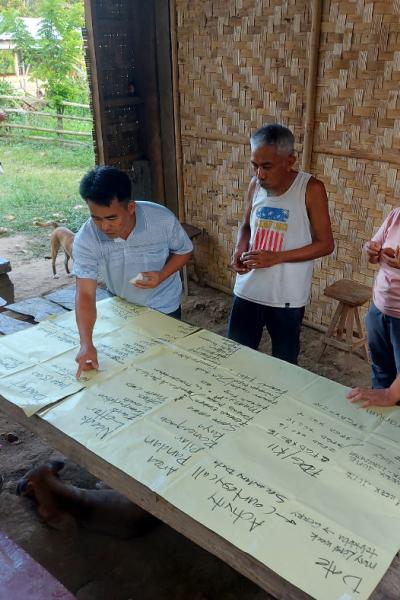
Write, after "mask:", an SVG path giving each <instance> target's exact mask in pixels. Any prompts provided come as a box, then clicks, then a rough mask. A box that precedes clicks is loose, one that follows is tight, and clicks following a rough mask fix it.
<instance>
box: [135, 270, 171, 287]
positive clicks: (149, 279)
mask: <svg viewBox="0 0 400 600" xmlns="http://www.w3.org/2000/svg"><path fill="white" fill-rule="evenodd" d="M162 281H163V278H162V276H161V273H160V271H143V273H139V274H138V275H136V277H134V278H133V279H131V280H130V281H129V283H131V284H132V285H134V286H135V287H137V288H141V289H147V288H155V287H157V286H158V285H160V283H161V282H162Z"/></svg>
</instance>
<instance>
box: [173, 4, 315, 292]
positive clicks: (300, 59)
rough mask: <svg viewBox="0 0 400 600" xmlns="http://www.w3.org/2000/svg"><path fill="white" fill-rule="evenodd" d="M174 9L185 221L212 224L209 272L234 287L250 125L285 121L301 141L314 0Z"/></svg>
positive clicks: (206, 245) (203, 250) (204, 252)
mask: <svg viewBox="0 0 400 600" xmlns="http://www.w3.org/2000/svg"><path fill="white" fill-rule="evenodd" d="M176 9H177V41H178V69H179V92H180V114H181V138H182V150H183V153H182V154H183V178H184V199H185V212H186V221H188V222H190V223H192V224H193V225H196V226H197V227H200V228H204V229H205V230H206V232H207V233H208V236H206V237H205V238H204V239H203V241H200V242H197V241H196V246H199V248H198V253H197V256H198V258H197V262H198V263H199V264H200V266H201V267H202V268H203V270H204V271H205V278H206V280H207V281H208V282H209V283H211V284H214V285H216V286H218V287H222V288H230V287H232V283H233V276H232V273H230V272H229V271H228V269H227V265H228V263H229V260H230V256H231V253H232V248H233V246H234V243H235V240H236V234H237V229H238V225H239V222H240V220H241V218H242V215H243V195H244V192H245V191H246V189H247V186H248V182H249V179H250V176H251V170H250V163H249V152H248V138H249V134H250V132H251V131H253V130H254V129H255V128H256V127H258V126H260V125H262V124H263V123H265V122H268V121H282V122H284V123H287V124H288V125H289V126H290V127H291V128H292V129H293V131H294V132H295V134H296V138H297V140H299V142H300V144H299V148H301V140H302V137H303V110H304V97H305V83H306V75H307V65H308V59H307V52H306V49H307V39H308V38H307V36H308V32H309V29H310V22H311V15H310V10H309V2H307V1H305V0H304V1H299V0H297V1H295V0H291V1H286V2H281V1H280V0H262V1H260V0H258V1H257V0H251V1H250V0H231V1H229V2H226V0H214V1H211V0H210V1H204V0H203V1H199V2H189V0H176Z"/></svg>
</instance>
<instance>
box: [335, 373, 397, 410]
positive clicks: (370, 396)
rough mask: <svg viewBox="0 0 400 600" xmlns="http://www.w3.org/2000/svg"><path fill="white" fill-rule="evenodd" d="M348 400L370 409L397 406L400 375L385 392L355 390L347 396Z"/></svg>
mask: <svg viewBox="0 0 400 600" xmlns="http://www.w3.org/2000/svg"><path fill="white" fill-rule="evenodd" d="M346 398H348V399H349V400H350V402H363V404H362V405H361V407H362V408H368V406H395V404H397V403H398V402H399V401H400V375H398V376H397V377H396V379H395V380H394V381H393V383H392V385H391V386H390V387H388V388H385V389H383V390H369V389H366V388H354V389H353V390H351V391H350V392H349V393H348V394H347V395H346Z"/></svg>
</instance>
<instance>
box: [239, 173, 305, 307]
mask: <svg viewBox="0 0 400 600" xmlns="http://www.w3.org/2000/svg"><path fill="white" fill-rule="evenodd" d="M310 177H311V175H310V174H309V173H304V172H303V171H299V173H298V174H297V176H296V178H295V180H294V181H293V183H292V185H291V186H290V188H289V189H288V190H287V191H286V192H285V193H284V194H282V195H281V196H270V195H269V194H268V191H267V190H265V189H264V188H262V187H261V186H260V184H259V182H257V184H256V187H255V190H254V195H253V203H252V210H251V215H250V229H251V236H250V244H249V249H251V250H267V251H270V252H280V251H283V250H293V249H296V248H302V247H304V246H307V245H308V244H311V242H312V235H311V223H310V220H309V218H308V214H307V208H306V188H307V183H308V181H309V179H310ZM313 265H314V261H313V260H307V261H302V262H292V263H291V262H287V263H282V264H279V265H274V266H273V267H267V268H265V269H252V270H251V271H249V272H248V273H245V274H243V275H239V274H238V275H237V277H236V283H235V288H234V294H235V296H238V297H239V298H243V299H245V300H250V301H251V302H256V303H257V304H264V305H265V306H277V307H285V306H286V307H290V308H299V307H302V306H305V305H306V304H307V302H308V300H309V297H310V291H311V281H312V273H313Z"/></svg>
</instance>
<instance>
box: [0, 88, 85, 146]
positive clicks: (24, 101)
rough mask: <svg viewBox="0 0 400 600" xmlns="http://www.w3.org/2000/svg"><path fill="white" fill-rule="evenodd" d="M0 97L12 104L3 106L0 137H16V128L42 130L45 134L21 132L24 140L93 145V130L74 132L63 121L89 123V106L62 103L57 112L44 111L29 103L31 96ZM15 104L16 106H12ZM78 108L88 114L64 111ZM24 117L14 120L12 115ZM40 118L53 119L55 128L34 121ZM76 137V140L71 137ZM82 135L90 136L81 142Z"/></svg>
mask: <svg viewBox="0 0 400 600" xmlns="http://www.w3.org/2000/svg"><path fill="white" fill-rule="evenodd" d="M0 100H9V101H12V102H13V103H14V106H10V107H7V106H2V107H1V110H3V111H4V112H5V113H6V114H7V117H8V118H7V119H6V120H5V121H3V122H2V123H1V124H0V137H16V135H17V130H23V131H32V132H41V133H45V134H46V135H36V134H35V135H24V139H29V140H36V141H40V142H59V143H62V144H68V145H79V146H82V145H83V146H87V145H89V144H92V131H91V128H90V131H77V130H74V129H71V128H68V127H67V128H66V127H65V122H66V121H67V122H68V121H71V122H82V123H92V122H93V121H92V117H91V115H90V112H89V111H90V106H89V105H88V104H80V103H78V102H62V103H61V109H60V110H59V111H58V112H44V111H41V110H37V109H36V107H35V105H34V104H33V102H32V98H24V97H18V96H7V95H0ZM16 103H18V104H19V106H17V107H16V106H15V104H16ZM67 107H71V108H79V109H84V110H87V111H88V116H84V117H83V116H77V115H70V114H66V113H65V112H64V110H65V108H67ZM20 116H21V117H24V122H19V121H15V120H13V117H20ZM37 117H39V120H40V121H41V120H42V119H43V120H44V121H45V120H46V119H50V118H51V119H55V120H56V123H57V125H56V127H54V128H51V127H43V126H41V124H39V125H38V124H36V123H33V122H32V121H33V119H34V118H35V120H36V118H37ZM71 137H72V138H73V137H76V138H78V139H70V138H71ZM83 138H90V139H89V140H87V141H80V140H82V139H83Z"/></svg>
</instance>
